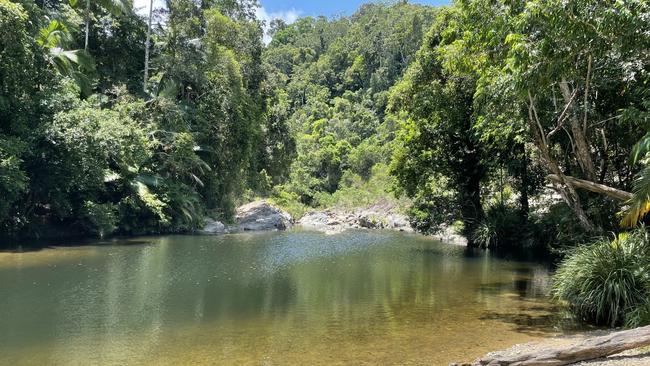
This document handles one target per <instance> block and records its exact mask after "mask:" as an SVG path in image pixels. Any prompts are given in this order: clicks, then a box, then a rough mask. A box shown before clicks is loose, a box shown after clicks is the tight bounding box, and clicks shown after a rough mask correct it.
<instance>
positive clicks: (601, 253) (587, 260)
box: [553, 228, 650, 326]
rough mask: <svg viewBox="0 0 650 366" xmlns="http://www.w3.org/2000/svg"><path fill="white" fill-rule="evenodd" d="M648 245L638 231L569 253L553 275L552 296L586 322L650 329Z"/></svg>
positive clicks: (581, 247) (643, 234)
mask: <svg viewBox="0 0 650 366" xmlns="http://www.w3.org/2000/svg"><path fill="white" fill-rule="evenodd" d="M649 242H650V238H649V236H648V233H647V231H646V229H645V228H640V229H637V230H635V231H633V232H630V233H622V234H619V235H618V236H617V237H616V238H615V239H614V240H605V239H601V240H598V241H596V242H594V243H592V244H589V245H584V246H580V247H577V248H575V249H573V250H572V251H571V252H570V254H569V255H568V256H567V257H566V259H565V260H564V261H563V262H562V263H561V264H560V266H559V268H558V271H557V272H556V274H555V276H554V285H553V292H554V295H555V296H556V298H558V299H560V300H562V301H565V302H567V303H568V304H569V306H570V309H571V310H572V311H573V312H574V313H575V314H576V315H577V316H579V317H580V318H581V319H583V320H585V321H588V322H590V323H594V324H597V325H609V326H617V325H622V324H626V325H628V326H639V325H643V324H650V311H649V310H650V306H649V305H648V299H649V298H650V243H649Z"/></svg>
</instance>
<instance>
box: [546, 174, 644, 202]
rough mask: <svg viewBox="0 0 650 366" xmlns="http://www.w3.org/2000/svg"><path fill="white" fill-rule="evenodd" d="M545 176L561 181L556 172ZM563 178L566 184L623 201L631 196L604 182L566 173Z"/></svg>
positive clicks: (556, 181)
mask: <svg viewBox="0 0 650 366" xmlns="http://www.w3.org/2000/svg"><path fill="white" fill-rule="evenodd" d="M547 178H548V179H550V180H551V181H553V182H555V183H562V181H561V179H560V177H558V176H557V175H556V174H549V175H548V177H547ZM563 178H564V181H565V182H566V183H567V184H570V185H572V186H573V187H574V188H580V189H586V190H588V191H591V192H596V193H599V194H604V195H607V196H609V197H612V198H615V199H617V200H619V201H624V202H625V201H628V200H630V199H631V198H632V193H630V192H626V191H622V190H620V189H616V188H613V187H609V186H606V185H604V184H598V183H594V182H591V181H588V180H584V179H578V178H574V177H571V176H568V175H565V176H564V177H563Z"/></svg>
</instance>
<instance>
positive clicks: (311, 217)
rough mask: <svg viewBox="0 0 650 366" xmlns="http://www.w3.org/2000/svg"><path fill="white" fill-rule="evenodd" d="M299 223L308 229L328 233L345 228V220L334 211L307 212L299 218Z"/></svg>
mask: <svg viewBox="0 0 650 366" xmlns="http://www.w3.org/2000/svg"><path fill="white" fill-rule="evenodd" d="M298 225H300V226H302V227H303V228H305V229H308V230H316V231H323V232H326V233H334V232H340V231H342V230H344V228H343V226H344V223H343V221H342V220H341V219H340V218H339V217H338V216H336V214H334V213H332V212H325V211H312V212H308V213H306V214H305V215H304V216H303V217H301V218H300V220H298Z"/></svg>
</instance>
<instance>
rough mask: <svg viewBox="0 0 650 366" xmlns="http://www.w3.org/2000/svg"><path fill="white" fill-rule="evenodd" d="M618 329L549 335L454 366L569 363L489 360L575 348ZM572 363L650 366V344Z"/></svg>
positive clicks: (583, 365) (515, 357) (580, 365)
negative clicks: (545, 337)
mask: <svg viewBox="0 0 650 366" xmlns="http://www.w3.org/2000/svg"><path fill="white" fill-rule="evenodd" d="M616 332H618V330H598V331H592V332H584V333H578V334H572V335H564V336H558V337H552V338H548V339H545V340H542V341H538V342H530V343H523V344H517V345H514V346H512V347H510V348H507V349H503V350H499V351H494V352H490V353H488V354H487V355H485V356H484V357H482V358H481V359H480V360H477V361H474V362H471V363H460V364H451V365H450V366H464V365H469V366H474V365H519V364H521V365H565V364H566V363H553V362H551V361H548V362H546V363H539V362H537V363H536V361H522V362H519V363H506V361H502V362H503V363H499V362H493V363H489V362H488V360H507V359H517V358H520V357H522V355H526V354H536V353H539V354H543V353H545V352H546V351H547V350H551V349H565V350H569V349H571V347H574V346H575V345H576V344H581V343H582V342H584V341H586V340H589V339H592V340H593V339H595V338H599V337H607V336H610V335H614V334H615V333H616ZM565 353H568V352H566V351H565ZM571 365H576V366H648V365H650V347H641V348H636V349H631V350H627V351H623V352H620V353H616V354H613V355H611V356H609V357H603V358H597V359H592V360H589V361H581V362H577V363H571Z"/></svg>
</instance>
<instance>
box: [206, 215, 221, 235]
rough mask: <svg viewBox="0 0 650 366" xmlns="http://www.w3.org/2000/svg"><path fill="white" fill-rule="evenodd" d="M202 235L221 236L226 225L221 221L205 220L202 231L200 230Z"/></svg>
mask: <svg viewBox="0 0 650 366" xmlns="http://www.w3.org/2000/svg"><path fill="white" fill-rule="evenodd" d="M200 232H201V233H203V234H223V233H225V232H226V225H224V224H223V223H222V222H221V221H217V220H213V219H210V218H208V219H206V220H205V225H204V226H203V229H201V230H200Z"/></svg>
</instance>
